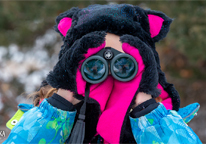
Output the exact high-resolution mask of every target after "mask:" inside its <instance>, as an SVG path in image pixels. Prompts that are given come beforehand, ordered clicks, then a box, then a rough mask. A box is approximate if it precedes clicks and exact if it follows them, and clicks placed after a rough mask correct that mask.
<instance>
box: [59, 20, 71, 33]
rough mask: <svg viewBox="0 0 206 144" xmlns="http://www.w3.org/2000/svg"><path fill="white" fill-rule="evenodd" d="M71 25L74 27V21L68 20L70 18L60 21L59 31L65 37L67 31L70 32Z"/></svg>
mask: <svg viewBox="0 0 206 144" xmlns="http://www.w3.org/2000/svg"><path fill="white" fill-rule="evenodd" d="M71 25H72V19H71V18H68V17H65V18H63V19H61V20H60V22H59V24H58V30H59V31H60V32H61V34H62V35H63V36H64V37H65V36H66V34H67V31H68V30H69V28H70V27H71Z"/></svg>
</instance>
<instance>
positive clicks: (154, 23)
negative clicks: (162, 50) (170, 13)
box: [148, 14, 164, 38]
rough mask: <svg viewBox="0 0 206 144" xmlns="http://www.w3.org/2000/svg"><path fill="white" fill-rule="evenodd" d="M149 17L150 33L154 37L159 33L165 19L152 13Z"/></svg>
mask: <svg viewBox="0 0 206 144" xmlns="http://www.w3.org/2000/svg"><path fill="white" fill-rule="evenodd" d="M148 19H149V26H150V34H151V37H152V38H153V37H155V36H157V35H158V34H159V32H160V30H161V27H162V24H163V21H164V19H162V18H161V17H159V16H156V15H152V14H148Z"/></svg>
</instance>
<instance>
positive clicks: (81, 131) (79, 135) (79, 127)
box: [69, 82, 90, 144]
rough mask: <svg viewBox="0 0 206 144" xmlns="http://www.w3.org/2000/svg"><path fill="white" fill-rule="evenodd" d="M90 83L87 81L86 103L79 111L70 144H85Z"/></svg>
mask: <svg viewBox="0 0 206 144" xmlns="http://www.w3.org/2000/svg"><path fill="white" fill-rule="evenodd" d="M89 88H90V83H88V82H87V83H86V89H85V98H84V104H83V105H82V107H81V109H80V113H79V117H78V120H77V122H76V124H75V126H74V129H73V131H72V133H71V137H70V140H69V144H74V143H79V144H83V141H84V136H85V122H84V120H85V113H86V103H87V100H88V98H89V92H90V89H89Z"/></svg>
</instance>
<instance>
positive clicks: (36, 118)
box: [4, 99, 76, 144]
mask: <svg viewBox="0 0 206 144" xmlns="http://www.w3.org/2000/svg"><path fill="white" fill-rule="evenodd" d="M75 115H76V111H64V110H60V109H57V108H55V107H53V106H52V105H50V104H49V103H48V101H47V99H44V100H43V101H42V103H41V104H40V106H39V107H34V108H32V109H30V110H29V111H27V112H26V113H24V115H23V116H22V117H21V119H20V121H19V122H18V123H17V124H16V125H15V126H14V128H13V129H12V130H11V133H10V135H9V137H8V138H7V139H6V141H4V144H15V143H41V144H43V143H64V142H65V141H66V140H67V138H68V137H69V135H70V132H71V130H72V127H73V124H74V119H75Z"/></svg>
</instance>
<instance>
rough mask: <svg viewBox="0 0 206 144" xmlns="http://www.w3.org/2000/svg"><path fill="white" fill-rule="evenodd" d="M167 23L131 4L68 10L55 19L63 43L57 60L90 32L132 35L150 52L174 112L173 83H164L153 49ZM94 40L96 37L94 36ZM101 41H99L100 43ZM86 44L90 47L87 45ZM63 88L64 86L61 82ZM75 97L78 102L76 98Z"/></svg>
mask: <svg viewBox="0 0 206 144" xmlns="http://www.w3.org/2000/svg"><path fill="white" fill-rule="evenodd" d="M171 22H172V19H171V18H169V17H168V16H166V15H165V14H164V13H162V12H160V11H155V10H144V9H142V8H140V7H139V6H135V5H131V4H111V5H110V4H108V5H100V4H93V5H89V6H88V7H86V8H83V9H80V8H78V7H72V8H71V9H69V10H68V11H66V12H64V13H61V14H60V15H59V16H58V17H57V18H56V25H55V26H54V29H55V30H56V31H57V32H58V33H59V34H60V35H61V37H62V39H63V41H64V45H62V47H61V50H60V52H59V58H61V56H62V55H63V54H64V53H65V52H66V51H67V50H68V49H70V48H71V47H74V45H75V44H74V42H76V41H77V40H79V39H80V38H82V37H83V36H84V35H86V34H87V35H88V34H89V33H91V34H92V32H94V33H93V34H94V35H95V33H96V31H99V32H100V33H101V32H109V33H113V34H116V35H119V36H122V35H125V34H129V35H132V36H136V37H138V38H139V39H140V40H142V41H143V42H145V43H146V44H147V45H148V46H149V47H150V48H151V49H152V51H153V53H154V56H155V59H156V62H157V70H158V73H159V83H160V84H161V85H162V87H163V88H164V90H165V91H167V93H168V94H169V96H170V97H171V98H172V103H173V109H174V110H178V109H179V107H180V97H179V94H178V92H177V91H176V90H175V88H174V86H173V84H170V83H168V82H167V81H166V78H165V74H164V72H162V70H161V67H160V61H159V56H158V53H157V51H156V50H155V42H158V41H159V40H161V39H163V38H164V37H165V36H166V35H167V33H168V32H169V28H170V24H171ZM100 35H102V36H103V35H104V34H103V33H101V34H100ZM97 39H100V38H98V37H97ZM101 41H102V40H99V42H100V43H101ZM97 42H98V40H97ZM88 45H92V44H89V43H88ZM93 45H94V44H93ZM71 51H73V50H71ZM80 57H81V56H80ZM73 65H75V64H73ZM76 65H78V63H76ZM59 75H61V73H59ZM47 81H48V83H49V84H50V85H51V86H53V87H57V85H59V83H55V81H53V80H50V79H49V78H47ZM63 85H66V84H64V83H62V86H63ZM77 97H78V95H77ZM78 98H79V99H80V97H78Z"/></svg>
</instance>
